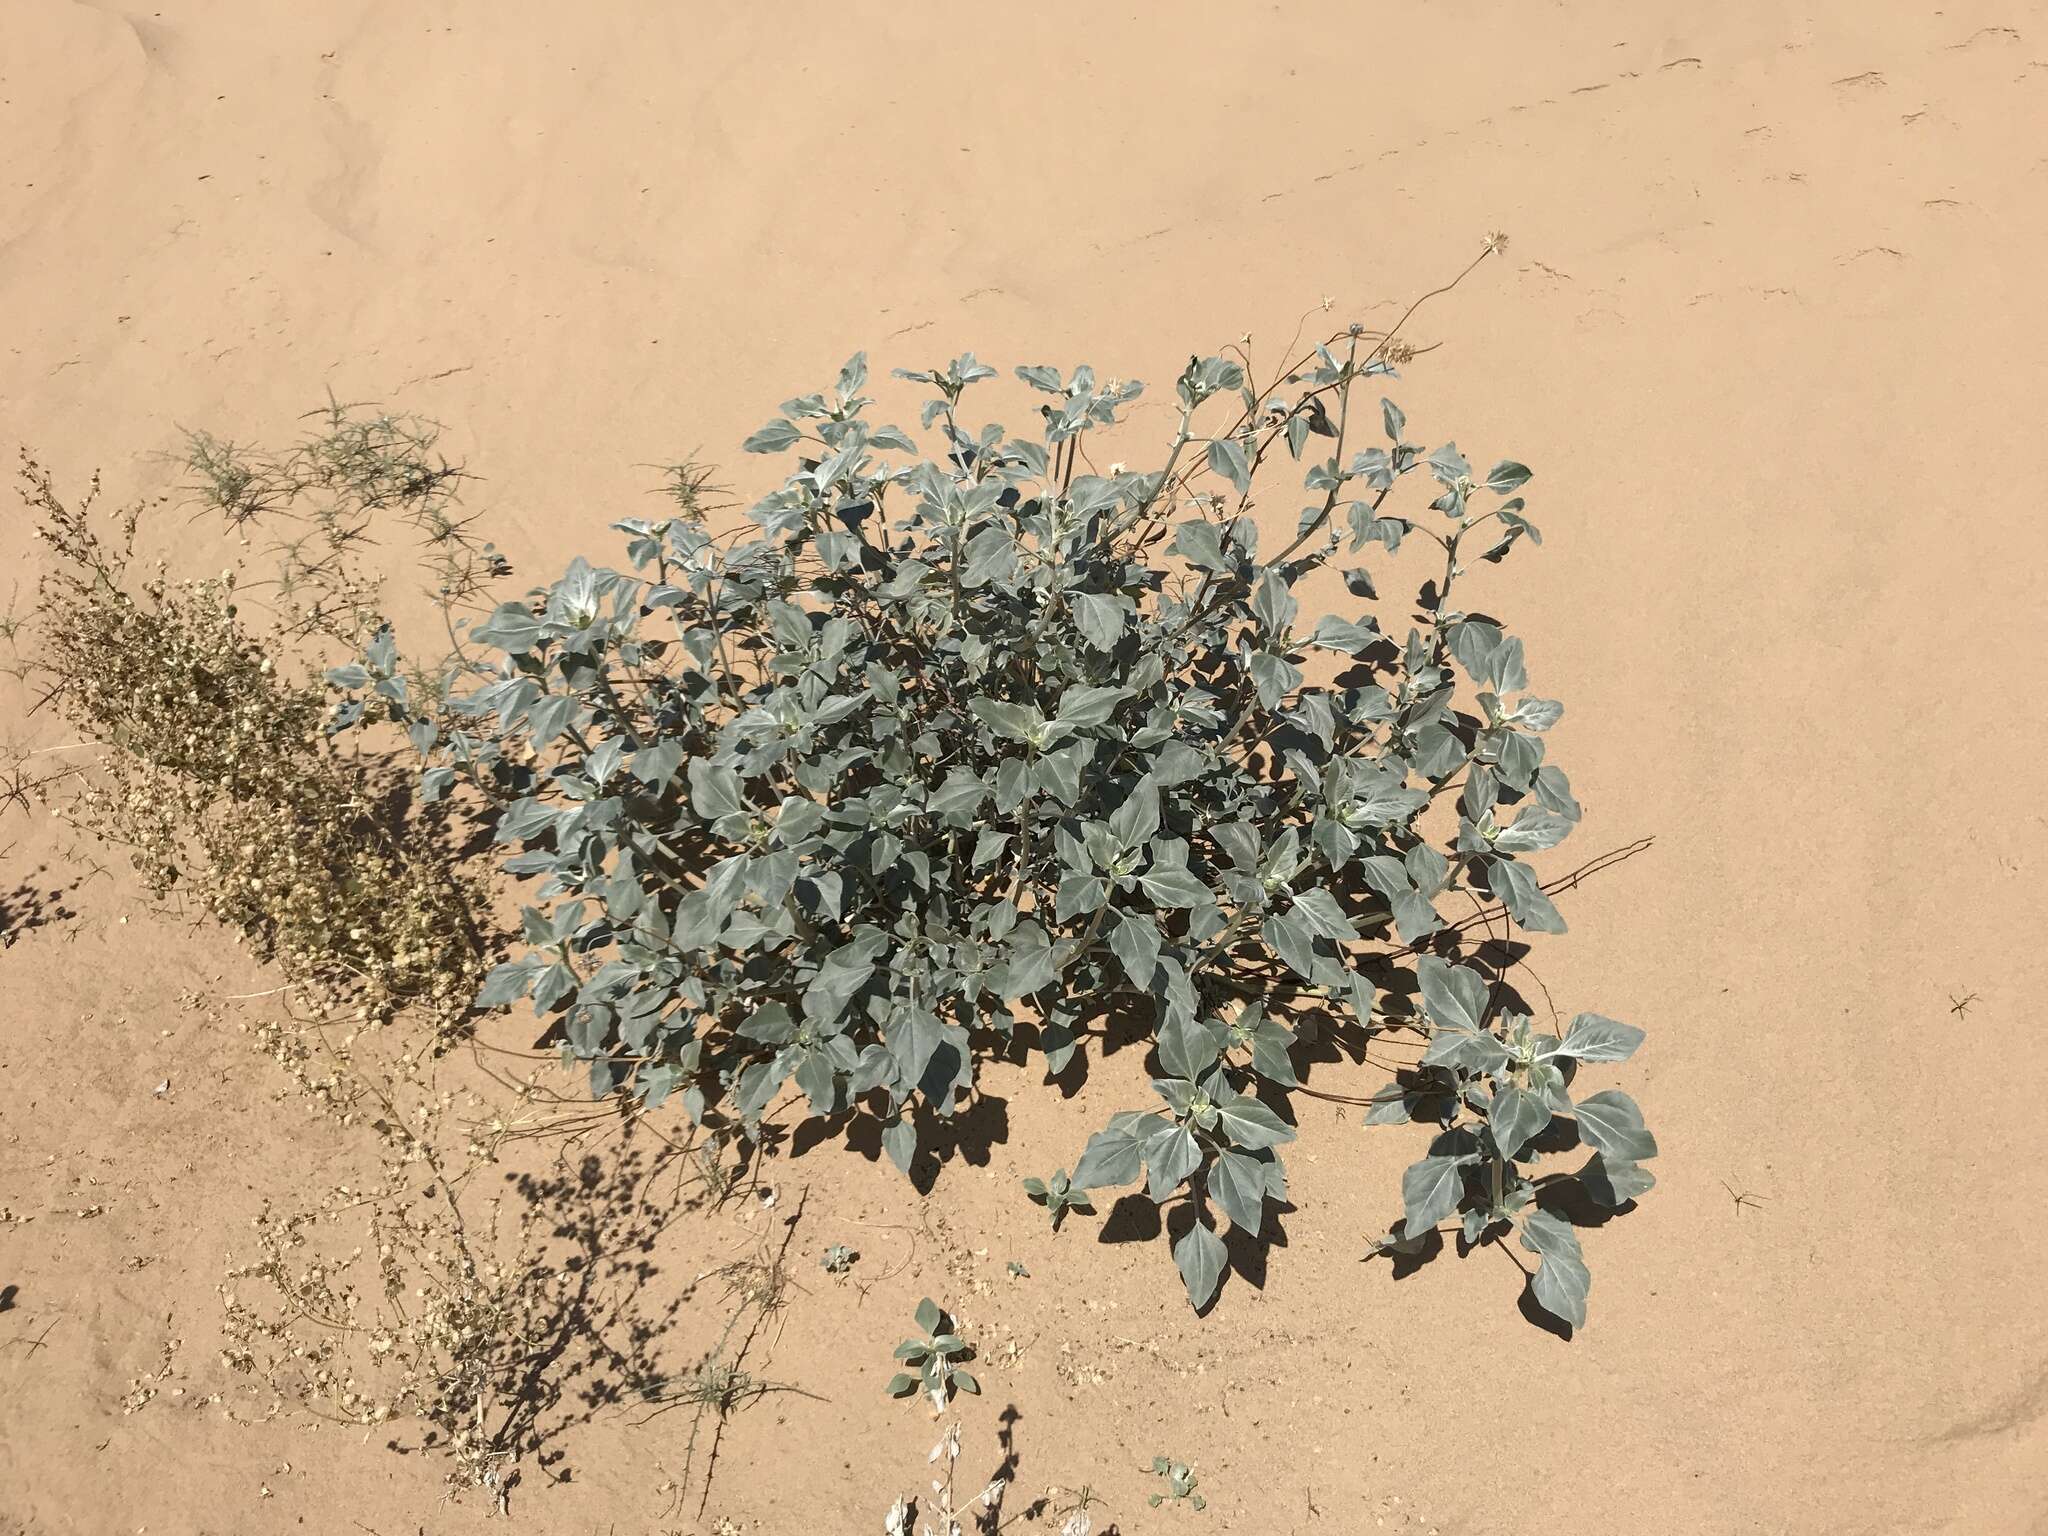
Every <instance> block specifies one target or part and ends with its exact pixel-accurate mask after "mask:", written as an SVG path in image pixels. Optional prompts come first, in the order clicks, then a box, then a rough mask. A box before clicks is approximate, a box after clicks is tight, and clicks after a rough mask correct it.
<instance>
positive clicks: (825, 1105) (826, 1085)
mask: <svg viewBox="0 0 2048 1536" xmlns="http://www.w3.org/2000/svg"><path fill="white" fill-rule="evenodd" d="M795 1076H796V1085H797V1087H799V1088H801V1089H802V1090H803V1092H804V1097H805V1098H807V1099H809V1100H810V1104H811V1112H812V1113H813V1114H815V1115H829V1114H832V1113H833V1112H834V1111H835V1110H836V1109H837V1108H838V1102H837V1101H838V1096H839V1076H838V1074H837V1073H836V1072H834V1071H833V1070H832V1063H831V1062H830V1061H829V1060H827V1059H826V1057H825V1055H824V1053H823V1052H821V1051H804V1052H803V1053H801V1055H800V1056H799V1058H798V1060H797V1064H796V1073H795Z"/></svg>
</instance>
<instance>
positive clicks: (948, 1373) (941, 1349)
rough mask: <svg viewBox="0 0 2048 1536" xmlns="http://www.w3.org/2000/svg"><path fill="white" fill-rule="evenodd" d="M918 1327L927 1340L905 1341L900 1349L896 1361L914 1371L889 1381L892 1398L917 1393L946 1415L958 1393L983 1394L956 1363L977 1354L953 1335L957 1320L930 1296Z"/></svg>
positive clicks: (921, 1308) (919, 1306) (921, 1305)
mask: <svg viewBox="0 0 2048 1536" xmlns="http://www.w3.org/2000/svg"><path fill="white" fill-rule="evenodd" d="M917 1326H918V1328H919V1329H920V1330H921V1331H922V1334H923V1337H921V1338H910V1339H905V1340H904V1341H903V1342H902V1343H901V1344H898V1345H897V1346H896V1358H897V1359H898V1360H901V1361H902V1362H903V1363H904V1364H905V1365H907V1366H909V1367H910V1368H911V1370H914V1371H915V1372H916V1373H917V1374H916V1375H914V1376H913V1375H912V1374H911V1373H910V1371H898V1372H897V1373H896V1374H895V1375H894V1376H892V1377H890V1378H889V1395H890V1396H891V1397H908V1396H909V1395H910V1394H911V1393H913V1392H917V1393H920V1394H922V1395H923V1396H924V1397H927V1398H929V1399H930V1400H931V1405H932V1411H933V1412H935V1413H943V1412H944V1411H945V1408H946V1404H947V1402H948V1401H949V1400H950V1398H951V1396H952V1394H953V1393H954V1392H956V1391H957V1392H972V1393H976V1394H978V1393H979V1392H980V1391H981V1383H980V1382H978V1381H976V1380H975V1379H974V1377H973V1376H972V1375H970V1374H969V1373H968V1372H966V1371H964V1370H962V1369H961V1368H960V1367H959V1365H958V1364H956V1363H955V1362H957V1361H961V1360H966V1359H968V1358H969V1357H971V1356H972V1355H973V1353H974V1351H973V1350H972V1349H971V1348H969V1347H968V1344H967V1341H966V1340H965V1339H963V1338H961V1337H960V1335H959V1334H957V1333H955V1332H954V1331H953V1327H954V1324H953V1319H952V1318H950V1317H948V1316H947V1315H946V1314H945V1313H944V1312H942V1311H940V1310H939V1304H938V1303H937V1302H935V1301H933V1300H932V1299H931V1297H929V1296H927V1297H925V1299H924V1300H922V1301H920V1302H919V1303H918V1304H917Z"/></svg>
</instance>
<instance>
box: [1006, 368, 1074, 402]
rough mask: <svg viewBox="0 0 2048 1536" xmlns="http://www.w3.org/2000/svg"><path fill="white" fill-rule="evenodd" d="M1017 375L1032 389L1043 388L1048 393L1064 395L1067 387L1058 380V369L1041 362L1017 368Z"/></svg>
mask: <svg viewBox="0 0 2048 1536" xmlns="http://www.w3.org/2000/svg"><path fill="white" fill-rule="evenodd" d="M1017 377H1018V378H1020V379H1022V380H1023V381H1024V382H1025V383H1026V384H1029V385H1030V386H1031V387H1032V388H1033V389H1037V390H1043V391H1044V392H1045V393H1046V394H1048V395H1064V394H1065V393H1066V392H1067V388H1066V386H1065V385H1064V384H1062V383H1061V382H1060V371H1059V369H1057V368H1048V367H1046V366H1044V365H1043V364H1038V365H1033V366H1028V367H1023V368H1019V369H1018V370H1017Z"/></svg>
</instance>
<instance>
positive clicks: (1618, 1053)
mask: <svg viewBox="0 0 2048 1536" xmlns="http://www.w3.org/2000/svg"><path fill="white" fill-rule="evenodd" d="M1642 1043H1643V1032H1642V1031H1641V1030H1640V1029H1637V1028H1636V1027H1635V1026H1634V1025H1633V1024H1623V1023H1620V1022H1619V1021H1617V1020H1615V1019H1610V1018H1605V1017H1603V1016H1602V1015H1600V1014H1597V1013H1582V1014H1580V1015H1578V1016H1577V1017H1576V1018H1574V1019H1573V1020H1572V1022H1571V1028H1569V1029H1567V1030H1566V1031H1565V1033H1564V1038H1563V1039H1562V1040H1560V1041H1558V1043H1557V1044H1556V1045H1554V1046H1552V1047H1551V1048H1550V1049H1548V1050H1547V1051H1543V1052H1540V1053H1539V1054H1541V1055H1546V1056H1570V1057H1573V1058H1575V1059H1576V1060H1579V1061H1627V1060H1628V1059H1629V1057H1631V1056H1633V1055H1635V1053H1636V1047H1637V1046H1639V1045H1641V1044H1642Z"/></svg>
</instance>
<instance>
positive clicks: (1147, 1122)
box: [1073, 1111, 1159, 1189]
mask: <svg viewBox="0 0 2048 1536" xmlns="http://www.w3.org/2000/svg"><path fill="white" fill-rule="evenodd" d="M1158 1124H1159V1120H1158V1117H1157V1116H1156V1115H1146V1114H1138V1113H1134V1112H1129V1111H1127V1112H1125V1113H1123V1114H1120V1115H1117V1116H1114V1117H1113V1118H1112V1119H1111V1120H1110V1122H1109V1124H1108V1125H1107V1126H1105V1127H1104V1128H1103V1129H1101V1130H1099V1131H1097V1132H1096V1133H1095V1134H1094V1135H1093V1136H1090V1137H1089V1138H1088V1147H1087V1150H1086V1151H1084V1152H1083V1153H1082V1154H1081V1161H1080V1162H1078V1163H1076V1164H1075V1165H1074V1178H1073V1184H1074V1187H1075V1188H1076V1189H1104V1188H1112V1187H1115V1186H1117V1185H1121V1184H1130V1183H1133V1182H1135V1181H1136V1180H1137V1178H1138V1175H1139V1173H1140V1172H1141V1171H1143V1169H1144V1166H1145V1163H1144V1157H1145V1138H1146V1137H1147V1136H1148V1135H1149V1134H1150V1133H1151V1132H1152V1130H1153V1129H1154V1128H1155V1127H1156V1126H1157V1125H1158Z"/></svg>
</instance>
